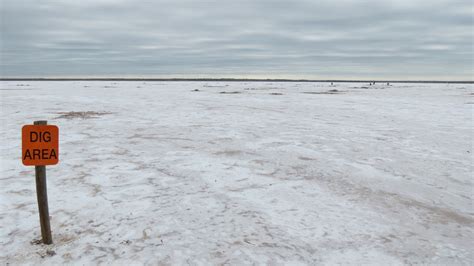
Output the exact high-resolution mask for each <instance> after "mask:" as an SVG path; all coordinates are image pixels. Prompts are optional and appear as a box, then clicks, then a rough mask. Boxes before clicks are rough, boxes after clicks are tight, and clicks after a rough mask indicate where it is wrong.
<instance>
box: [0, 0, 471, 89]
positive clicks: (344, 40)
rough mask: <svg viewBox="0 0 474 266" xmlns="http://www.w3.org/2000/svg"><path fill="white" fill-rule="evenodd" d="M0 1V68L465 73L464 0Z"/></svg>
mask: <svg viewBox="0 0 474 266" xmlns="http://www.w3.org/2000/svg"><path fill="white" fill-rule="evenodd" d="M0 1H1V6H0V8H1V11H0V12H1V13H0V17H1V57H0V73H1V76H3V77H12V76H29V77H47V76H50V77H58V76H104V77H112V76H113V77H120V76H122V77H134V76H138V77H169V76H176V77H262V78H315V79H326V78H342V79H353V78H355V79H433V80H443V79H444V80H447V79H457V80H472V74H473V60H474V59H473V38H474V35H473V14H474V13H473V4H472V1H471V0H419V1H417V0H389V1H386V0H366V1H364V0H332V1H330V0H322V1H320V0H286V1H279V0H244V1H241V0H232V1H227V0H217V1H198V0H185V1H182V0H165V1H132V0H105V1H104V0H80V1H79V0H78V1H59V0H58V1H48V0H43V1H38V0H29V1H23V0H0Z"/></svg>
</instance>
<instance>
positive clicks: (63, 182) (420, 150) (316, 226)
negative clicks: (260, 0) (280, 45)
mask: <svg viewBox="0 0 474 266" xmlns="http://www.w3.org/2000/svg"><path fill="white" fill-rule="evenodd" d="M361 86H367V87H369V88H368V89H364V88H360V87H361ZM0 88H1V90H0V93H1V94H0V96H1V118H0V119H1V142H0V143H1V146H0V148H1V152H0V154H1V157H0V159H1V171H0V210H1V212H0V215H1V216H0V262H1V263H2V264H8V263H10V264H12V265H15V264H35V265H36V264H45V265H50V264H60V263H70V264H86V265H88V264H96V263H103V264H110V263H114V264H142V263H146V264H156V263H159V262H161V263H169V264H203V265H206V264H220V263H229V264H246V263H257V264H288V265H290V264H291V265H293V264H297V263H298V264H328V265H332V264H337V263H342V264H375V265H381V264H384V265H388V264H410V263H426V264H449V265H472V264H473V263H474V252H473V244H474V242H473V241H474V238H473V237H474V234H473V225H474V211H473V175H472V173H473V155H472V153H473V139H472V137H473V117H472V114H473V107H474V105H473V104H474V96H473V95H474V93H473V92H474V86H473V85H460V84H439V85H430V84H394V85H391V86H386V85H382V84H380V85H375V86H368V85H366V84H348V83H346V84H342V83H341V84H335V86H330V85H329V84H324V83H265V82H262V83H251V82H249V83H237V82H236V83H232V82H230V83H212V82H168V83H167V82H86V81H84V82H13V81H12V82H1V83H0ZM194 89H199V90H200V91H196V92H194V91H192V90H194ZM330 89H337V90H339V91H342V92H341V93H338V94H308V93H304V92H325V91H328V90H330ZM223 91H225V92H234V91H237V92H241V93H239V94H221V93H220V92H223ZM271 93H281V94H282V95H273V94H271ZM70 111H96V112H110V114H104V115H101V116H97V117H95V118H89V119H82V118H72V119H67V118H60V117H59V116H60V114H59V113H61V112H70ZM40 119H47V120H48V122H49V123H50V124H55V125H58V126H59V128H60V163H59V164H58V165H56V166H51V167H48V169H47V174H48V193H49V207H50V215H51V225H52V230H53V238H54V244H53V245H51V246H44V245H41V244H34V243H31V242H32V241H33V240H36V239H39V237H40V229H39V219H38V211H37V205H36V193H35V184H34V168H33V167H26V166H23V165H22V164H21V161H20V157H21V150H20V147H21V143H20V142H21V140H20V137H21V127H22V125H24V124H30V123H32V121H34V120H40ZM50 250H52V251H54V252H55V255H53V254H52V253H51V252H49V254H48V253H47V251H50Z"/></svg>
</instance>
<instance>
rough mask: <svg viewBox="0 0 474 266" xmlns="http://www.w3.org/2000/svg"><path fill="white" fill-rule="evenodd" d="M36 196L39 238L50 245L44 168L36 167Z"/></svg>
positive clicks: (37, 122) (44, 123)
mask: <svg viewBox="0 0 474 266" xmlns="http://www.w3.org/2000/svg"><path fill="white" fill-rule="evenodd" d="M47 124H48V122H47V121H35V122H34V125H47ZM35 175H36V196H37V198H38V210H39V218H40V224H41V237H42V238H43V243H44V244H47V245H49V244H52V243H53V238H52V237H51V227H50V225H49V210H48V191H47V187H46V166H44V165H36V166H35Z"/></svg>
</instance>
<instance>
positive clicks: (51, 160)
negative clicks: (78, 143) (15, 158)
mask: <svg viewBox="0 0 474 266" xmlns="http://www.w3.org/2000/svg"><path fill="white" fill-rule="evenodd" d="M21 139H22V155H21V158H22V161H23V164H24V165H53V164H57V163H58V161H59V159H58V158H59V129H58V127H57V126H51V125H48V126H46V125H26V126H23V128H22V129H21Z"/></svg>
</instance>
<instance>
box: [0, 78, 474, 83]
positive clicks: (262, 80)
mask: <svg viewBox="0 0 474 266" xmlns="http://www.w3.org/2000/svg"><path fill="white" fill-rule="evenodd" d="M0 81H208V82H216V81H222V82H341V83H349V82H354V83H363V82H381V83H386V82H389V83H455V84H474V81H472V80H470V81H468V80H388V79H387V80H379V79H374V80H371V79H288V78H284V79H283V78H282V79H275V78H267V79H265V78H116V77H109V78H106V77H95V78H91V77H84V78H77V77H67V78H38V77H31V78H13V77H12V78H3V77H0Z"/></svg>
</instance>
